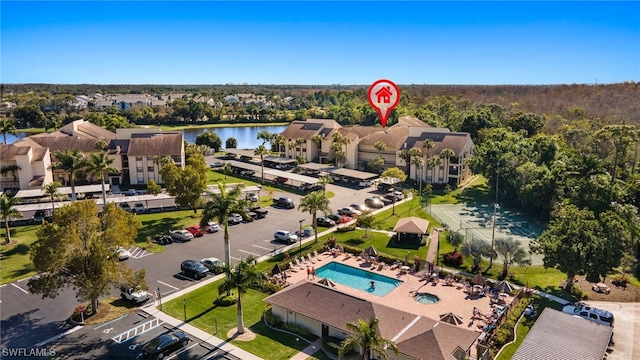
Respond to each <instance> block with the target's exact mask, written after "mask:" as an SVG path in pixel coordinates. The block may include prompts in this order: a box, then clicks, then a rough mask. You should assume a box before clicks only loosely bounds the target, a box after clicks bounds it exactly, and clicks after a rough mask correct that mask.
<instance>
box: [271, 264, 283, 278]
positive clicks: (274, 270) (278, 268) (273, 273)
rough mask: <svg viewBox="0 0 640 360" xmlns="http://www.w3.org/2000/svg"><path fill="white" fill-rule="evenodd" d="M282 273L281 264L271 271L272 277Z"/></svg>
mask: <svg viewBox="0 0 640 360" xmlns="http://www.w3.org/2000/svg"><path fill="white" fill-rule="evenodd" d="M281 272H282V269H281V268H280V264H276V265H275V266H274V267H273V269H271V275H275V274H280V273H281Z"/></svg>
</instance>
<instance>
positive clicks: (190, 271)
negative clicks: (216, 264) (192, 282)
mask: <svg viewBox="0 0 640 360" xmlns="http://www.w3.org/2000/svg"><path fill="white" fill-rule="evenodd" d="M208 272H209V269H207V267H206V266H204V265H203V264H202V263H200V262H199V261H195V260H185V261H183V262H182V264H180V273H181V274H182V275H185V276H190V277H192V278H194V279H196V280H198V279H201V278H203V277H205V276H207V273H208Z"/></svg>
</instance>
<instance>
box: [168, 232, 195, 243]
mask: <svg viewBox="0 0 640 360" xmlns="http://www.w3.org/2000/svg"><path fill="white" fill-rule="evenodd" d="M169 235H171V238H172V239H173V240H175V241H180V242H185V241H191V239H193V234H192V233H190V232H189V231H187V230H173V231H169Z"/></svg>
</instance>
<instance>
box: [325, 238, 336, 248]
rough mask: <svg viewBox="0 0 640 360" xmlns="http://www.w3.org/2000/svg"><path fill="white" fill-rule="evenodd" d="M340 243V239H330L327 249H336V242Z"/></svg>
mask: <svg viewBox="0 0 640 360" xmlns="http://www.w3.org/2000/svg"><path fill="white" fill-rule="evenodd" d="M337 241H338V239H336V238H334V237H330V238H328V239H327V247H329V248H335V247H336V242H337Z"/></svg>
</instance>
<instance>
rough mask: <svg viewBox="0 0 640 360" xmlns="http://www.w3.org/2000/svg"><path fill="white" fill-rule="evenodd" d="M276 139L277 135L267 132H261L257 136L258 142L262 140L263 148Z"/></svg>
mask: <svg viewBox="0 0 640 360" xmlns="http://www.w3.org/2000/svg"><path fill="white" fill-rule="evenodd" d="M274 137H275V134H272V133H270V132H269V131H267V130H261V131H260V132H259V133H258V135H256V139H257V140H262V146H264V145H265V144H266V143H271V141H273V139H274Z"/></svg>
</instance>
